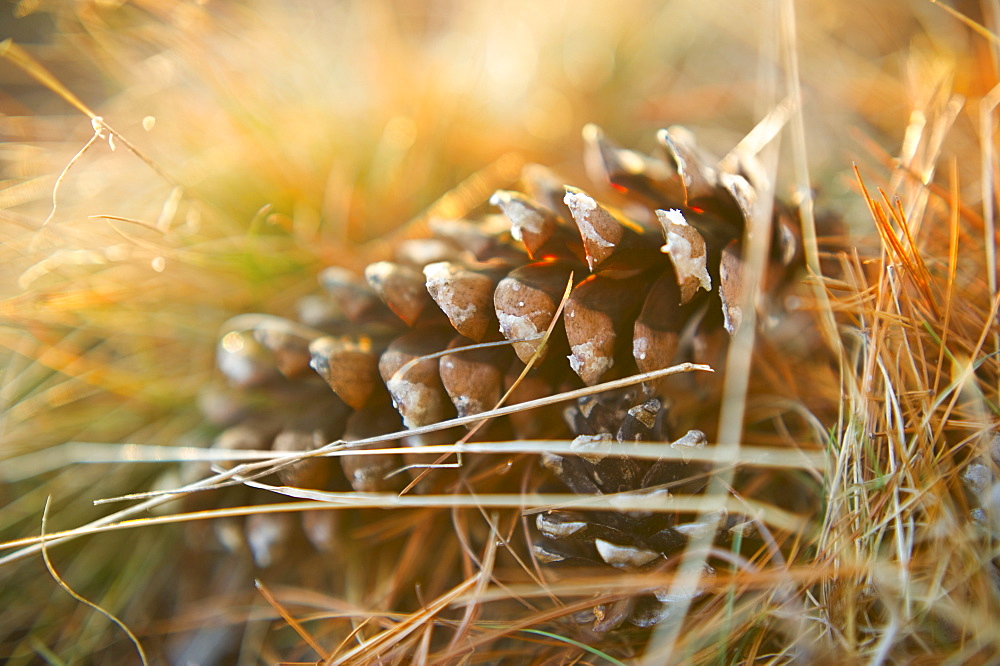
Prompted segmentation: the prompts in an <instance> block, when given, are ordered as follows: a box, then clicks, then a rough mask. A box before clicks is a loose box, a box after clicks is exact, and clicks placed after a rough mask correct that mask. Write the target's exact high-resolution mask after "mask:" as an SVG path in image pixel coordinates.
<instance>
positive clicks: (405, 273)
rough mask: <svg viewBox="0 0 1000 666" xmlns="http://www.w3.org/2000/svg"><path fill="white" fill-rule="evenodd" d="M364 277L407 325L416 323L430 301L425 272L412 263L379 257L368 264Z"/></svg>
mask: <svg viewBox="0 0 1000 666" xmlns="http://www.w3.org/2000/svg"><path fill="white" fill-rule="evenodd" d="M365 279H366V280H368V284H369V285H371V288H372V289H374V290H375V293H376V294H378V296H379V298H381V299H382V300H383V301H384V302H385V304H386V305H388V306H389V309H390V310H392V311H393V312H394V313H395V314H396V316H397V317H399V318H400V319H402V320H403V321H404V322H405V323H406V325H407V326H412V325H413V324H415V323H416V321H417V318H418V317H419V316H420V314H421V313H422V312H423V311H424V309H425V308H426V307H427V306H428V305H430V303H431V297H430V294H428V293H427V288H426V286H425V284H424V283H425V278H424V276H423V274H422V273H421V272H420V271H418V270H416V269H414V268H411V267H410V266H406V265H403V264H397V263H393V262H391V261H379V262H376V263H374V264H369V265H368V267H367V268H365Z"/></svg>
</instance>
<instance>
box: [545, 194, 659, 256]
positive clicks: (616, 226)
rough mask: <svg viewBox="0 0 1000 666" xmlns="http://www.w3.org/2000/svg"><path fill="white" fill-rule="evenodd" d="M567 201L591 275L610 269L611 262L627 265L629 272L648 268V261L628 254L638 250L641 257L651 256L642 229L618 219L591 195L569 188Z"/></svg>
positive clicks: (648, 244) (565, 199)
mask: <svg viewBox="0 0 1000 666" xmlns="http://www.w3.org/2000/svg"><path fill="white" fill-rule="evenodd" d="M564 201H565V202H566V205H567V206H568V207H569V210H570V212H571V213H572V215H573V220H574V221H575V222H576V226H577V228H578V229H579V230H580V236H581V238H582V239H583V247H584V250H585V251H586V253H587V266H588V267H589V268H590V270H591V271H598V270H601V269H603V268H607V267H608V266H609V265H610V264H611V261H612V258H615V259H617V260H618V262H621V263H626V262H627V264H628V267H629V268H644V267H645V266H644V265H643V264H645V263H646V262H645V261H636V257H635V256H633V253H630V252H629V251H630V250H639V251H640V252H641V254H642V255H648V251H649V250H650V243H649V242H648V241H647V240H646V239H644V238H643V233H642V230H641V229H639V228H638V227H637V226H636V225H634V224H630V223H626V222H625V221H623V220H621V219H619V218H617V217H615V216H614V215H612V214H611V212H610V211H608V210H607V209H606V208H604V207H603V206H601V205H600V204H599V203H597V201H596V200H595V199H594V198H593V197H591V196H590V195H589V194H587V193H586V192H583V191H582V190H579V189H576V188H574V187H567V188H566V196H565V198H564ZM643 258H644V259H646V257H645V256H644V257H643Z"/></svg>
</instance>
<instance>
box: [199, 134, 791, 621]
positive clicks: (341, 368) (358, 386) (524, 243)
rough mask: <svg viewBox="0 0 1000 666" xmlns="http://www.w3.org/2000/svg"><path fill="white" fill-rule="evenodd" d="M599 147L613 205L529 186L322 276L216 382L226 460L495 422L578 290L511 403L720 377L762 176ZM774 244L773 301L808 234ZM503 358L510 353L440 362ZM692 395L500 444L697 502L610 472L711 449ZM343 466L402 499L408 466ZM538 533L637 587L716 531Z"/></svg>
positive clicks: (646, 391) (598, 165) (654, 399)
mask: <svg viewBox="0 0 1000 666" xmlns="http://www.w3.org/2000/svg"><path fill="white" fill-rule="evenodd" d="M584 138H585V142H586V149H587V154H586V157H587V166H588V170H589V171H590V172H591V176H592V178H594V179H595V180H597V181H598V183H599V185H598V186H599V187H600V188H602V189H607V186H610V189H608V192H607V194H608V196H609V197H610V198H611V199H612V201H613V204H612V203H600V202H598V200H597V199H596V198H595V197H594V196H592V195H591V194H589V193H588V192H587V191H585V190H582V189H578V188H575V187H570V186H566V185H564V184H562V183H561V182H560V181H559V180H557V179H556V177H555V176H554V175H553V174H551V173H550V172H549V171H547V170H545V169H543V168H541V167H534V166H533V167H529V168H527V169H526V170H525V172H524V174H523V178H522V185H523V190H524V191H523V192H515V191H498V192H496V193H495V194H494V195H493V197H492V198H491V199H490V203H491V204H492V205H493V206H495V207H497V208H498V209H499V210H500V211H501V212H502V213H503V217H499V216H497V215H485V216H484V217H483V218H482V219H481V220H479V221H467V220H444V221H434V222H432V224H431V228H432V232H433V237H431V238H427V239H419V240H410V241H405V242H403V243H401V244H400V245H399V246H398V247H397V248H396V256H395V260H394V261H380V262H377V263H374V264H371V265H369V266H368V267H367V268H366V270H365V271H364V277H361V276H357V275H353V274H351V273H350V272H348V271H346V270H344V269H341V268H330V269H327V270H326V271H324V272H323V274H322V275H321V276H320V282H321V284H322V286H323V287H324V290H325V295H323V296H319V297H313V298H310V299H308V300H306V301H304V302H303V304H302V307H301V312H300V320H301V323H295V322H290V321H285V320H280V319H276V318H273V317H264V316H260V317H257V318H256V319H249V320H245V322H246V323H248V324H250V325H249V326H247V327H246V328H245V329H242V330H238V331H234V332H231V333H229V334H228V335H227V336H226V337H225V338H224V339H223V342H222V344H221V345H220V353H219V367H220V369H221V370H222V372H223V374H225V375H226V377H227V378H228V379H229V381H230V384H231V385H232V386H233V387H235V404H236V406H235V407H234V406H232V405H229V406H228V407H227V408H226V409H227V410H228V413H227V414H226V415H225V418H218V417H217V418H216V420H217V421H219V422H224V423H226V424H227V425H229V426H230V429H229V430H227V431H225V432H223V434H222V435H221V436H220V441H222V440H223V439H225V438H226V437H229V436H231V435H230V434H229V433H231V432H233V429H245V428H247V427H248V424H249V423H251V422H254V423H256V422H264V423H267V424H269V425H268V429H267V430H266V433H267V434H266V437H265V438H268V437H273V441H274V444H273V446H275V448H277V447H278V442H279V440H281V438H282V437H284V438H285V439H287V440H289V441H291V440H292V439H294V442H295V446H302V447H306V448H307V447H308V441H309V437H310V436H311V437H312V438H313V439H312V441H313V442H314V445H319V444H320V443H321V442H323V441H332V440H333V439H337V438H343V439H345V440H351V439H360V438H363V437H367V436H371V435H376V434H385V433H389V432H393V431H396V430H398V429H400V428H401V427H404V426H405V427H406V428H415V427H419V426H424V425H428V424H433V423H437V422H440V421H442V420H445V419H448V418H451V417H454V416H456V415H462V416H465V415H470V414H476V413H480V412H483V411H485V410H488V409H491V408H492V407H493V406H494V405H495V404H496V403H497V401H498V400H499V398H500V396H501V395H503V393H504V391H505V390H506V389H507V388H509V387H510V385H511V382H512V380H513V378H515V377H517V376H518V375H519V374H520V372H521V370H522V369H523V368H524V366H525V364H526V363H528V362H530V361H531V359H532V357H533V356H534V355H535V354H536V352H538V351H539V347H540V345H541V340H540V337H541V335H542V333H544V332H545V331H546V329H547V328H549V326H550V324H551V323H552V321H553V318H554V316H555V314H556V312H557V310H558V308H559V306H560V302H561V300H562V298H563V294H564V292H565V290H566V288H567V285H568V284H569V283H570V282H572V285H573V286H572V291H571V293H570V295H569V298H568V300H567V302H566V303H565V309H564V313H563V315H562V318H561V320H560V321H559V322H558V323H557V325H556V326H555V328H554V329H553V332H552V335H551V337H550V338H549V340H548V343H547V345H546V346H545V348H544V349H542V350H541V354H540V359H537V363H536V366H535V368H534V369H533V370H532V371H531V373H530V374H529V375H528V379H527V380H526V382H525V383H524V384H522V385H521V386H520V387H518V389H517V392H516V393H515V394H514V395H513V396H512V401H515V402H516V401H517V400H522V399H523V400H526V399H530V398H533V397H537V396H538V395H540V394H551V393H555V392H558V391H560V390H564V389H566V388H578V387H580V386H581V385H587V386H593V385H596V384H598V383H600V382H603V381H608V380H611V379H615V378H619V377H623V376H627V375H632V374H635V373H637V372H647V371H652V370H658V369H661V368H665V367H668V366H670V365H673V364H674V363H677V362H680V361H683V360H694V361H708V362H710V363H711V364H713V365H718V364H719V362H720V361H721V359H722V358H723V353H724V349H725V341H726V339H727V338H728V335H727V333H726V332H727V331H728V333H730V334H731V333H733V332H734V331H735V330H736V329H737V328H738V327H739V325H740V322H741V313H740V310H739V306H738V302H737V299H738V298H739V290H740V283H741V278H742V270H743V269H742V266H743V260H742V255H741V242H742V238H743V235H744V228H745V226H746V224H747V220H748V219H749V214H750V213H749V211H750V209H751V207H752V205H753V200H754V198H755V196H756V190H755V188H754V184H753V178H754V175H753V174H754V169H753V168H752V165H749V164H741V165H738V166H737V167H735V168H732V169H729V170H726V169H722V168H720V167H718V166H715V165H714V164H713V163H711V162H709V161H707V160H706V159H705V158H704V157H703V156H702V155H701V153H700V152H699V151H698V149H697V147H696V146H695V145H694V141H693V139H692V137H691V136H690V134H689V133H687V132H686V131H685V130H683V129H680V128H673V129H670V130H664V131H661V132H660V134H659V137H658V138H659V140H660V151H661V154H660V155H658V156H649V155H643V154H640V153H637V152H634V151H630V150H626V149H623V148H620V147H618V146H616V145H614V144H612V143H611V142H610V141H608V140H606V139H605V138H604V137H603V135H602V134H601V132H600V131H599V130H598V129H596V128H595V127H588V128H586V130H585V132H584ZM773 226H774V230H775V231H774V237H773V242H772V266H771V268H770V269H769V271H770V273H769V275H768V276H767V280H766V282H767V284H769V285H770V286H771V287H772V288H778V287H780V285H781V284H782V283H783V282H784V281H785V279H786V277H787V275H788V274H789V273H790V271H791V270H793V269H794V267H795V265H796V264H797V263H798V262H799V254H800V249H799V242H798V234H797V231H796V226H795V225H794V224H793V223H792V220H791V219H790V216H789V215H788V214H786V213H785V212H784V211H783V210H781V209H780V208H779V209H778V212H777V213H776V215H775V224H774V225H773ZM503 339H506V340H508V341H511V344H510V345H509V346H507V345H504V346H492V347H479V348H475V349H473V350H467V351H460V352H455V353H450V354H439V352H445V351H447V350H449V349H455V348H457V347H467V346H469V345H473V344H475V343H481V342H495V341H502V340H503ZM309 366H311V367H312V370H310V369H309ZM323 380H325V384H324V382H323ZM699 381H700V382H702V385H695V386H694V389H692V388H691V385H692V382H699ZM706 381H707V382H709V384H707V385H706V384H705V382H706ZM683 382H686V383H683ZM683 382H682V383H680V384H670V383H668V382H658V383H655V385H654V384H647V385H645V386H643V387H641V388H636V389H632V390H627V391H618V392H614V393H608V394H602V395H597V396H592V397H590V398H587V399H585V400H582V401H581V402H580V403H579V404H577V405H575V406H573V407H571V408H569V409H568V410H566V412H565V416H566V418H565V422H561V421H563V420H562V419H559V418H558V417H557V418H552V419H548V418H543V416H542V415H540V414H538V413H532V414H529V415H523V414H522V415H517V416H514V417H509V418H508V419H507V420H506V422H504V423H501V424H495V425H494V426H493V427H496V428H499V430H494V436H496V435H495V433H497V432H505V429H506V430H509V432H511V433H513V435H514V436H517V437H520V438H526V439H527V438H535V437H539V436H541V435H546V436H564V437H576V440H574V445H575V446H576V447H578V448H579V449H580V455H579V456H577V457H574V456H547V457H546V459H545V461H544V463H545V466H546V467H547V468H548V469H549V470H550V471H552V472H553V473H554V474H555V476H556V477H557V478H558V479H559V480H560V481H562V482H563V483H564V484H565V485H566V486H568V487H569V488H570V489H571V490H572V491H574V492H577V493H583V494H593V493H600V494H607V493H617V492H624V491H643V490H648V491H649V492H654V493H665V492H683V493H693V492H699V491H700V490H701V488H702V487H703V486H704V475H703V474H702V473H703V472H704V471H705V470H703V469H701V468H700V467H699V466H698V465H696V464H694V463H684V462H680V463H678V462H676V461H675V462H667V461H659V462H655V463H650V464H646V463H643V462H641V461H635V460H632V459H629V458H623V457H621V456H606V455H602V453H601V448H602V446H603V444H604V443H606V442H609V441H612V440H618V441H620V442H625V443H634V445H635V446H641V444H640V442H643V441H659V440H663V439H668V438H669V435H670V428H669V427H668V425H667V422H668V421H673V422H674V424H673V425H674V426H675V427H676V426H677V425H679V426H680V428H679V432H683V431H685V430H688V431H689V432H688V433H687V434H686V435H684V436H683V437H681V438H680V439H678V440H677V441H675V442H674V445H673V446H674V447H675V448H682V447H698V446H703V445H704V443H705V441H706V437H705V435H704V434H703V433H702V432H701V431H700V430H698V429H696V426H697V427H699V428H700V427H701V426H700V425H699V424H698V423H696V421H698V420H699V419H703V420H704V421H705V423H706V424H707V425H708V426H709V427H711V425H712V424H714V421H715V414H714V413H713V412H712V407H711V405H712V401H711V400H706V399H705V396H706V395H711V394H712V392H713V391H715V390H716V389H717V386H718V383H719V380H718V376H715V377H714V378H709V379H708V380H704V379H697V380H695V379H690V378H688V379H685V380H683ZM678 386H680V387H682V388H681V391H680V392H679V393H684V394H685V395H680V394H679V393H678V392H677V387H678ZM330 389H332V391H331V390H330ZM685 400H686V401H687V402H688V403H690V405H693V406H692V407H691V408H688V406H690V405H686V406H685V407H684V409H680V410H678V409H676V408H674V409H673V411H671V412H670V414H669V418H668V411H667V409H668V407H669V406H670V405H672V404H673V405H677V404H678V403H681V402H683V401H685ZM222 402H223V404H228V403H226V401H222ZM230 402H234V396H230ZM706 405H708V407H706ZM393 408H394V409H393ZM222 411H226V410H222ZM393 414H395V415H393ZM519 417H520V418H519ZM262 432H263V431H262ZM709 432H711V431H710V430H709ZM271 433H276V434H274V435H272V434H271ZM290 433H291V434H290ZM281 441H284V440H281ZM451 441H454V438H452V440H451ZM289 446H290V445H289ZM340 460H341V465H342V468H343V472H344V474H345V475H346V477H347V481H348V482H350V483H351V484H352V485H353V487H354V488H355V489H357V490H364V491H371V490H384V489H387V488H392V487H394V486H393V483H394V482H395V481H396V480H397V479H398V478H399V477H398V476H397V477H394V478H393V479H387V474H388V473H389V472H391V471H392V470H394V469H398V468H399V467H400V465H401V462H400V461H399V460H395V459H390V458H385V457H378V458H374V457H365V456H354V457H352V456H348V457H345V458H342V459H340ZM324 465H327V466H328V465H329V463H328V462H327V460H315V459H314V460H311V461H309V462H308V463H303V467H304V468H306V467H308V468H309V469H302V470H300V471H296V472H295V474H294V477H295V478H293V479H288V482H289V483H292V482H302V483H308V484H310V485H313V486H317V485H318V486H320V487H322V486H323V485H324V484H326V485H329V484H330V483H335V479H333V475H332V474H331V473H330V471H329V470H326V474H325V476H324V474H323V473H322V472H321V470H318V469H313V468H322V467H323V466H324ZM293 469H294V468H293ZM699 475H700V476H699ZM536 524H537V528H538V531H539V540H538V541H537V543H536V544H535V546H534V548H535V554H536V556H537V557H539V559H542V560H545V561H549V562H553V561H573V560H580V559H583V560H588V561H592V562H596V563H599V564H601V565H604V566H611V567H616V568H624V569H640V568H644V567H650V566H656V564H657V563H658V562H662V561H663V559H664V557H665V556H666V555H668V554H672V553H675V552H677V551H678V550H679V549H681V548H683V546H684V544H685V543H686V541H687V538H688V536H689V535H690V534H691V533H692V532H693V531H696V530H698V529H700V528H702V527H701V526H700V524H679V523H678V521H677V518H676V517H675V516H670V515H667V514H649V515H646V514H642V515H640V514H637V513H613V512H579V513H570V512H565V511H559V512H549V513H545V514H539V515H538V517H537V523H536ZM702 529H703V528H702ZM661 596H662V595H661ZM667 612H669V600H668V599H666V598H662V599H661V598H656V597H649V598H648V599H637V600H630V601H627V602H623V603H622V604H619V605H618V606H616V607H615V608H613V609H598V613H597V622H596V624H595V626H596V627H597V628H598V629H610V628H613V627H614V626H617V625H618V624H620V623H622V622H623V621H625V620H626V619H629V620H631V621H632V622H633V623H635V624H638V625H641V626H646V625H649V624H652V623H654V622H656V621H658V620H659V619H660V618H662V617H664V615H665V614H666V613H667Z"/></svg>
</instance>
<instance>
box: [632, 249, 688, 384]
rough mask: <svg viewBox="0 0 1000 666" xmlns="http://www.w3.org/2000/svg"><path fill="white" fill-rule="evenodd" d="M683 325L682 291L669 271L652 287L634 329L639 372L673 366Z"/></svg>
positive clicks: (634, 347)
mask: <svg viewBox="0 0 1000 666" xmlns="http://www.w3.org/2000/svg"><path fill="white" fill-rule="evenodd" d="M684 323H685V317H684V312H683V311H682V309H681V307H680V287H679V286H678V285H677V277H676V275H674V271H673V269H672V268H670V267H668V268H667V269H665V270H664V271H663V272H662V273H661V274H660V276H659V277H658V278H656V280H655V281H654V282H653V284H652V285H651V286H650V287H649V291H648V292H647V293H646V299H645V302H644V303H643V305H642V310H641V311H640V312H639V316H638V317H636V319H635V325H634V326H633V328H632V356H633V358H635V364H636V366H637V367H638V368H639V371H640V372H650V371H652V370H656V369H659V368H666V367H669V366H670V365H671V363H672V362H673V358H674V354H676V353H677V346H678V344H679V342H680V332H681V328H682V327H683V326H684Z"/></svg>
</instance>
